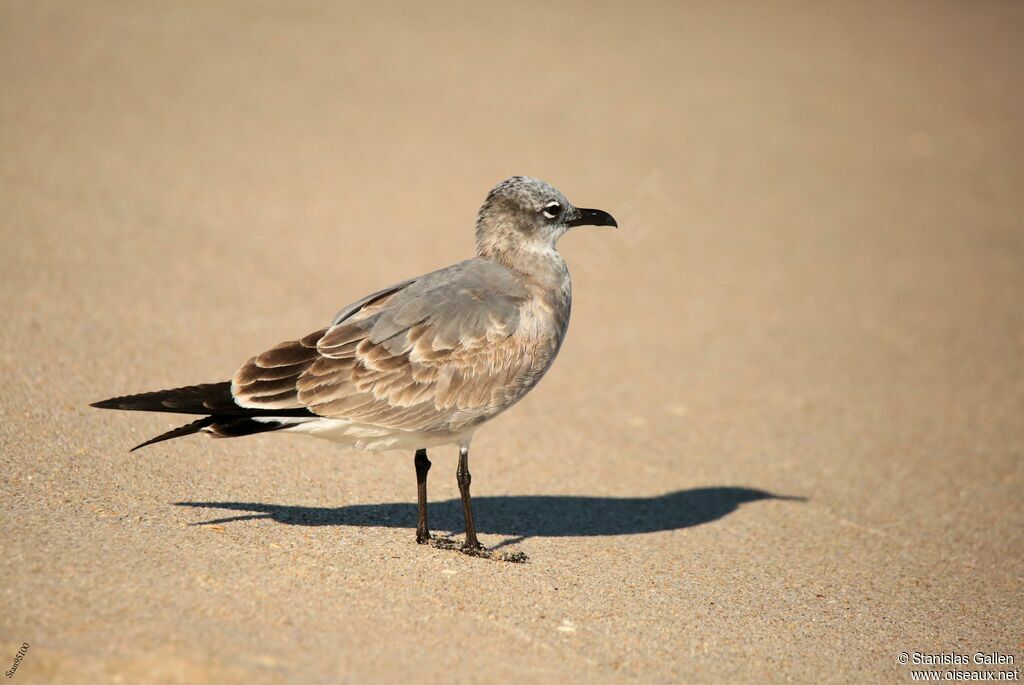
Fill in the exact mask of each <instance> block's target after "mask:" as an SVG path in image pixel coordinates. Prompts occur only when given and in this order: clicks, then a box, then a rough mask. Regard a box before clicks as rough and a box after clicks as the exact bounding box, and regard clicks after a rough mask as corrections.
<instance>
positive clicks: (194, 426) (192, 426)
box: [129, 416, 214, 452]
mask: <svg viewBox="0 0 1024 685" xmlns="http://www.w3.org/2000/svg"><path fill="white" fill-rule="evenodd" d="M213 422H214V418H213V417H212V416H207V417H204V418H201V419H199V420H198V421H193V422H192V423H186V424H185V425H184V426H178V427H177V428H175V429H174V430H169V431H167V432H166V433H161V434H160V435H158V436H156V437H155V438H150V439H149V440H147V441H146V442H144V443H142V444H141V445H136V446H135V447H133V448H131V450H129V451H130V452H134V451H135V450H138V449H142V448H143V447H148V446H149V445H152V444H154V443H157V442H163V441H164V440H170V439H171V438H180V437H181V436H183V435H192V434H193V433H198V432H199V431H201V430H203V429H204V428H206V427H207V426H209V425H211V424H212V423H213Z"/></svg>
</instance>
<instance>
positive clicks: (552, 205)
mask: <svg viewBox="0 0 1024 685" xmlns="http://www.w3.org/2000/svg"><path fill="white" fill-rule="evenodd" d="M541 211H542V212H543V213H544V216H546V217H547V218H549V219H555V218H557V217H558V215H559V214H561V213H562V205H560V204H558V203H557V202H549V203H547V204H546V205H544V209H542V210H541Z"/></svg>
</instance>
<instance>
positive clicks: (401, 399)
mask: <svg viewBox="0 0 1024 685" xmlns="http://www.w3.org/2000/svg"><path fill="white" fill-rule="evenodd" d="M528 297H529V295H528V293H527V291H526V289H525V288H524V286H523V285H522V284H521V283H520V282H519V280H518V279H517V277H516V276H515V275H514V274H513V273H512V272H511V271H510V270H509V269H507V268H506V267H504V266H501V265H499V264H495V263H493V262H489V261H484V260H477V259H472V260H469V261H466V262H462V263H460V264H456V265H454V266H451V267H448V268H447V269H442V270H440V271H435V272H433V273H430V274H427V275H425V276H421V277H419V278H416V279H412V280H409V281H406V282H404V283H400V284H397V285H395V286H392V287H391V288H386V289H384V290H381V291H379V292H377V293H374V294H372V295H369V296H367V297H365V298H363V299H362V300H359V301H358V302H356V303H354V304H353V305H350V306H349V307H346V308H345V309H343V310H342V311H341V312H339V313H338V315H337V316H336V317H335V323H334V324H332V326H331V327H330V328H327V329H325V330H322V331H317V332H316V333H313V334H311V335H308V336H306V337H305V338H302V339H301V340H297V341H293V342H286V343H282V344H280V345H278V346H276V347H274V348H272V349H271V350H268V351H267V352H264V353H263V354H261V355H259V356H257V357H254V358H252V359H250V360H249V361H248V362H246V363H245V365H244V366H242V368H241V369H239V370H238V372H237V373H236V374H235V376H234V379H233V380H232V393H233V395H234V397H235V398H236V401H237V402H238V403H239V404H240V405H242V406H245V407H258V408H263V409H295V408H301V407H306V408H308V409H310V410H311V411H313V412H314V413H316V414H319V415H321V416H325V417H329V418H339V419H348V420H351V421H354V422H358V423H366V424H371V425H377V426H387V427H391V428H396V429H404V430H456V429H458V428H461V427H463V426H465V425H468V424H470V423H472V422H474V421H475V420H478V419H479V418H481V417H486V416H489V415H491V414H493V413H495V412H496V411H499V410H500V409H502V408H504V407H505V406H507V404H509V403H510V400H514V399H517V398H518V394H521V393H519V390H520V389H521V387H520V386H522V385H523V384H524V383H526V382H527V381H526V380H524V379H526V378H528V377H530V376H531V375H532V374H531V369H533V368H534V367H535V366H536V365H538V364H542V365H543V366H542V367H541V368H546V366H547V361H548V359H544V358H538V356H537V355H536V354H535V352H536V349H535V347H536V345H535V343H536V342H542V341H539V340H538V338H537V336H522V335H519V336H517V335H515V334H516V333H517V331H518V330H519V327H520V323H521V322H520V310H521V308H522V305H523V304H524V303H525V302H526V301H527V299H528ZM527 339H528V340H529V342H526V340H527ZM541 347H542V348H544V349H547V348H548V347H550V346H547V345H543V344H542V345H541ZM555 347H557V345H556V346H555ZM549 356H550V355H549ZM540 357H543V354H541V355H540ZM517 393H518V394H517Z"/></svg>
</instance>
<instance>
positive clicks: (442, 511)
mask: <svg viewBox="0 0 1024 685" xmlns="http://www.w3.org/2000/svg"><path fill="white" fill-rule="evenodd" d="M757 500H793V501H801V502H802V501H805V498H803V497H787V496H779V495H773V494H771V493H769V492H765V491H763V490H755V489H751V488H741V487H710V488H694V489H690V490H677V491H675V492H670V493H667V494H664V495H658V496H655V497H582V496H575V495H507V496H499V497H474V498H473V510H474V513H475V514H476V516H475V519H476V526H477V531H478V532H480V533H492V534H497V535H510V536H515V537H516V539H517V540H516V541H518V540H521V539H523V538H527V537H535V536H539V537H565V536H597V535H630V534H635V533H653V532H657V531H665V530H677V529H680V528H691V527H693V526H699V525H701V524H704V523H709V522H711V521H717V520H718V519H720V518H722V517H723V516H727V515H728V514H731V513H732V512H734V511H736V509H737V508H738V507H739V506H740V505H741V504H743V503H745V502H754V501H757ZM175 504H177V505H178V506H182V507H196V508H201V509H224V510H227V511H236V512H246V513H240V514H237V515H234V516H225V517H221V518H215V519H212V520H209V521H199V522H196V523H195V524H193V525H208V524H220V523H229V522H232V521H246V520H250V519H272V520H274V521H277V522H279V523H287V524H291V525H297V526H384V527H388V528H410V529H412V528H415V527H416V515H417V511H416V504H415V503H411V502H410V503H406V502H401V503H393V504H388V503H383V504H350V505H348V506H343V507H300V506H288V505H281V504H262V503H258V502H176V503H175ZM429 513H430V523H431V527H432V528H434V529H439V530H450V531H458V530H462V502H461V500H457V499H450V500H445V501H443V502H432V503H430V509H429ZM504 544H509V542H508V541H506V543H504Z"/></svg>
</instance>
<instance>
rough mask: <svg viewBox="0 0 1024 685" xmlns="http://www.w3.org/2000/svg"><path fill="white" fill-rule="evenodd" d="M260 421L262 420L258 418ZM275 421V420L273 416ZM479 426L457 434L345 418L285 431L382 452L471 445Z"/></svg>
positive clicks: (311, 422) (317, 421) (307, 422)
mask: <svg viewBox="0 0 1024 685" xmlns="http://www.w3.org/2000/svg"><path fill="white" fill-rule="evenodd" d="M256 420H257V421H258V420H259V419H256ZM271 420H272V419H271ZM474 430H476V426H474V427H472V428H469V429H466V430H464V431H462V432H458V433H448V432H445V433H440V432H433V431H431V432H428V431H403V430H396V429H394V428H386V427H382V426H372V425H369V424H365V423H353V422H352V421H346V420H345V419H328V418H316V419H302V420H300V422H297V423H295V424H294V425H293V426H289V427H288V428H283V429H281V431H280V432H282V433H302V434H305V435H311V436H313V437H314V438H321V439H323V440H329V441H331V442H335V443H338V444H339V445H345V446H346V447H351V448H353V449H358V450H371V451H374V452H383V451H385V450H417V449H420V448H421V447H436V446H438V445H451V444H455V445H462V444H465V445H468V444H469V439H470V438H471V437H472V436H473V431H474Z"/></svg>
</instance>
